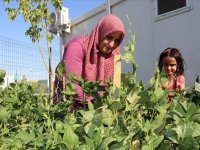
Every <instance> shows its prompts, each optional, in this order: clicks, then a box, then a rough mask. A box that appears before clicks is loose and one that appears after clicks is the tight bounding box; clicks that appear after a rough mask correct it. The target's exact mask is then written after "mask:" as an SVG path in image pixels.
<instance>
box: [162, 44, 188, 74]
mask: <svg viewBox="0 0 200 150" xmlns="http://www.w3.org/2000/svg"><path fill="white" fill-rule="evenodd" d="M167 56H169V57H173V58H175V59H176V62H177V65H178V66H177V70H176V74H177V75H183V74H184V63H185V61H184V59H183V57H182V54H181V52H180V50H179V49H177V48H171V47H168V48H166V49H165V50H164V51H163V52H162V53H161V54H160V57H159V62H158V67H159V70H160V71H162V69H163V59H164V58H165V57H167Z"/></svg>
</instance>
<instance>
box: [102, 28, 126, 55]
mask: <svg viewBox="0 0 200 150" xmlns="http://www.w3.org/2000/svg"><path fill="white" fill-rule="evenodd" d="M122 36H123V33H122V32H121V31H116V32H113V33H111V34H109V35H107V36H106V37H105V38H104V39H103V40H102V41H101V42H100V44H99V51H100V52H102V53H105V54H108V53H110V52H112V51H113V50H114V49H116V48H117V47H118V46H119V44H120V43H121V40H122Z"/></svg>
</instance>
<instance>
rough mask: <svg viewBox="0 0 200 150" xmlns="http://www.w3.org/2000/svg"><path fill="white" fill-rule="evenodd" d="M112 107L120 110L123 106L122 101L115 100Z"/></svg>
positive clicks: (113, 109)
mask: <svg viewBox="0 0 200 150" xmlns="http://www.w3.org/2000/svg"><path fill="white" fill-rule="evenodd" d="M110 108H111V110H112V111H118V110H120V109H122V108H123V105H122V104H121V103H120V102H118V101H114V102H113V103H112V104H111V106H110Z"/></svg>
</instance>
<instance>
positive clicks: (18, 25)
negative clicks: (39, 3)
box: [0, 0, 106, 43]
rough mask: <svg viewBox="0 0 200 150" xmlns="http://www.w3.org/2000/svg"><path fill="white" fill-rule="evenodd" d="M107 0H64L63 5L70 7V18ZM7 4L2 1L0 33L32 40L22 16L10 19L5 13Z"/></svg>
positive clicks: (14, 37) (0, 7)
mask: <svg viewBox="0 0 200 150" xmlns="http://www.w3.org/2000/svg"><path fill="white" fill-rule="evenodd" d="M105 1H106V0H63V6H64V7H67V8H68V9H69V18H70V19H71V20H74V19H75V18H77V17H79V16H82V15H83V14H84V13H86V12H88V11H90V10H92V9H93V8H95V7H97V6H98V5H101V4H102V3H104V2H105ZM5 7H6V5H5V4H4V3H3V2H2V1H0V35H1V36H5V37H9V38H12V39H16V40H19V41H23V42H28V43H29V42H31V40H30V38H29V37H27V36H26V35H25V31H26V30H27V29H28V27H29V25H28V24H26V23H24V20H23V18H22V17H17V18H16V20H15V21H11V20H9V19H8V17H7V14H6V13H5V11H4V9H5Z"/></svg>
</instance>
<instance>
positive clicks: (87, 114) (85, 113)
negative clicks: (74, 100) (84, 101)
mask: <svg viewBox="0 0 200 150" xmlns="http://www.w3.org/2000/svg"><path fill="white" fill-rule="evenodd" d="M80 113H81V115H82V116H83V119H84V120H85V121H86V122H91V121H92V119H93V117H94V113H95V111H84V110H80Z"/></svg>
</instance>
